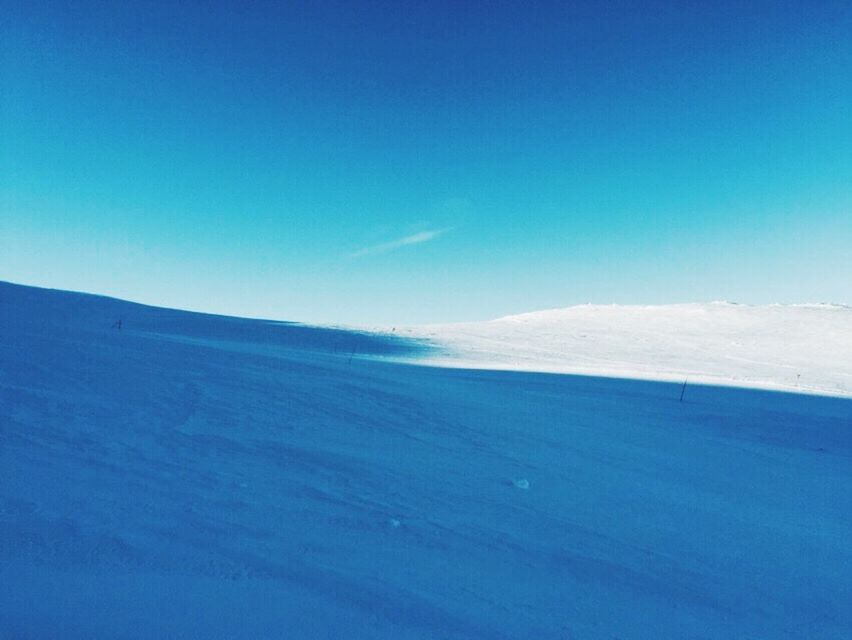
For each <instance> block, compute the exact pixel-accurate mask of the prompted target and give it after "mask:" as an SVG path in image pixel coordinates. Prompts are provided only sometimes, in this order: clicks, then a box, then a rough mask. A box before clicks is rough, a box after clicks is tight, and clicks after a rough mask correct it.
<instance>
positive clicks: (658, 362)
mask: <svg viewBox="0 0 852 640" xmlns="http://www.w3.org/2000/svg"><path fill="white" fill-rule="evenodd" d="M396 333H397V334H400V335H406V336H412V337H418V338H423V339H426V340H428V341H429V342H431V343H432V344H433V345H435V346H436V347H438V349H437V350H436V351H434V352H432V353H431V354H430V355H429V356H428V357H427V358H425V359H423V358H421V359H419V361H421V362H426V363H428V364H434V365H440V366H452V367H465V368H468V367H469V368H477V369H512V370H526V371H543V372H562V373H577V374H588V375H599V376H612V377H624V378H644V379H655V380H668V381H682V380H685V379H688V380H689V381H690V382H702V383H710V384H723V385H734V386H745V387H761V388H768V389H784V390H789V391H802V392H808V393H820V394H831V395H844V396H848V395H852V308H850V307H847V306H843V305H830V304H806V305H764V306H751V305H740V304H732V303H727V302H712V303H705V304H675V305H658V306H627V305H580V306H574V307H568V308H566V309H554V310H551V311H539V312H535V313H524V314H521V315H514V316H507V317H505V318H500V319H497V320H492V321H490V322H467V323H457V324H441V325H427V326H422V327H408V328H404V329H397V330H396Z"/></svg>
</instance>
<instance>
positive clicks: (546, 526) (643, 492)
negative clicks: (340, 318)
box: [0, 283, 852, 640]
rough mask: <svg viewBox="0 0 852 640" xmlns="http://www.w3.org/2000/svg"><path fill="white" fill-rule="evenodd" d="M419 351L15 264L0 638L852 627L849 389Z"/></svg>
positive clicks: (834, 634) (1, 410)
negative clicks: (35, 277) (406, 360)
mask: <svg viewBox="0 0 852 640" xmlns="http://www.w3.org/2000/svg"><path fill="white" fill-rule="evenodd" d="M118 320H121V328H119V327H118ZM412 350H414V351H417V352H419V353H425V354H426V355H427V356H428V351H424V347H423V346H422V345H421V344H419V343H416V342H414V343H412V342H408V341H406V340H400V339H398V338H393V339H392V338H390V337H384V336H375V335H368V334H363V333H350V332H345V331H335V330H329V329H319V328H312V327H304V326H301V325H293V324H286V323H274V322H266V321H258V320H243V319H234V318H226V317H218V316H209V315H203V314H194V313H187V312H181V311H172V310H166V309H155V308H152V307H144V306H141V305H134V304H131V303H126V302H122V301H118V300H113V299H109V298H101V297H96V296H89V295H83V294H74V293H67V292H58V291H49V290H43V289H34V288H29V287H22V286H17V285H10V284H3V283H0V638H4V639H5V638H11V639H15V640H24V639H41V638H51V639H63V638H87V639H101V638H103V639H114V638H122V639H137V638H138V639H143V638H145V639H147V638H203V639H205V640H206V639H211V638H223V639H224V638H251V639H253V640H254V639H264V638H356V639H357V638H370V639H375V638H389V639H393V640H401V639H409V638H411V639H414V638H417V639H426V638H448V639H456V638H459V639H462V638H465V639H477V640H481V639H491V638H494V639H509V638H536V639H538V640H550V639H553V640H556V639H559V640H564V639H566V638H570V639H595V640H597V639H600V640H603V639H607V640H612V639H613V638H621V639H628V638H629V639H639V640H641V639H643V638H649V639H650V638H653V639H655V640H656V639H660V638H788V639H789V638H821V639H838V640H839V639H841V638H849V637H850V636H852V549H850V545H849V540H850V539H852V509H850V503H849V496H850V495H852V401H850V400H848V399H844V398H832V397H819V396H811V395H804V394H786V393H777V392H768V391H759V390H746V389H733V388H719V387H711V386H694V387H692V386H690V387H689V389H687V392H686V396H685V398H684V401H683V402H679V401H678V397H679V394H680V385H678V384H669V383H661V382H651V381H639V380H632V381H631V380H618V379H607V378H595V377H580V376H570V375H552V374H546V373H529V372H512V371H476V370H464V369H445V368H440V367H419V366H411V365H408V364H402V363H398V362H393V361H389V360H388V358H400V357H410V356H411V354H412V353H413V351H412Z"/></svg>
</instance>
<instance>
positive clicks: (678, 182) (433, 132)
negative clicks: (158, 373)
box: [0, 1, 852, 324]
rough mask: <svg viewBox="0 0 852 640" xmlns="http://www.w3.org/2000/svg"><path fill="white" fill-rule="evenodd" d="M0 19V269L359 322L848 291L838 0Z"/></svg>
mask: <svg viewBox="0 0 852 640" xmlns="http://www.w3.org/2000/svg"><path fill="white" fill-rule="evenodd" d="M746 5H747V6H746ZM3 14H4V16H5V19H3V20H2V21H0V87H2V89H0V280H9V281H13V282H19V283H23V284H33V285H39V286H49V287H54V288H62V289H73V290H82V291H88V292H93V293H101V294H106V295H113V296H117V297H122V298H128V299H132V300H137V301H140V302H146V303H151V304H159V305H163V306H170V307H178V308H186V309H196V310H203V311H211V312H217V313H226V314H231V315H243V316H255V317H269V318H276V319H283V320H298V321H306V322H323V323H359V324H369V323H376V324H394V323H425V322H441V321H455V320H474V319H487V318H492V317H497V316H502V315H506V314H509V313H519V312H523V311H531V310H536V309H542V308H553V307H561V306H568V305H571V304H577V303H585V302H599V303H611V302H615V303H669V302H688V301H709V300H732V301H738V302H744V303H766V302H838V303H847V304H848V303H852V5H850V3H848V2H808V3H793V2H765V3H764V2H756V3H740V2H718V3H694V4H693V3H670V2H659V3H656V2H651V3H634V2H576V3H566V2H559V3H547V2H545V3H535V4H533V5H531V4H530V3H521V2H517V3H512V2H499V3H479V2H465V3H458V2H453V3H442V2H434V3H409V2H387V3H381V2H351V1H347V2H328V3H313V2H311V3H296V2H289V3H278V2H255V3H250V6H249V3H234V2H204V3H201V2H181V3H173V2H162V3H159V2H155V3H150V4H144V6H143V5H142V4H141V3H129V2H89V1H83V2H77V3H68V2H45V3H23V2H18V3H10V4H8V5H7V6H5V8H4V9H3Z"/></svg>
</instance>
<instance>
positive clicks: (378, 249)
mask: <svg viewBox="0 0 852 640" xmlns="http://www.w3.org/2000/svg"><path fill="white" fill-rule="evenodd" d="M447 231H449V229H434V230H430V231H420V232H418V233H413V234H411V235H410V236H405V237H404V238H399V239H398V240H392V241H390V242H385V243H383V244H377V245H373V246H372V247H365V248H364V249H360V250H358V251H356V252H355V253H353V254H352V257H353V258H360V257H362V256H368V255H375V254H377V253H387V252H388V251H393V250H394V249H399V248H401V247H407V246H409V245H412V244H422V243H424V242H429V241H430V240H434V239H435V238H437V237H438V236H440V235H443V234H444V233H446V232H447Z"/></svg>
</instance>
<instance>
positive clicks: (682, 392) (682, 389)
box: [680, 380, 686, 402]
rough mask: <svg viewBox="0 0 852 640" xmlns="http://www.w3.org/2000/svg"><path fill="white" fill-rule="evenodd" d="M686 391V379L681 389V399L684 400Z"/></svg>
mask: <svg viewBox="0 0 852 640" xmlns="http://www.w3.org/2000/svg"><path fill="white" fill-rule="evenodd" d="M684 393H686V380H684V381H683V387H682V388H681V390H680V401H681V402H683V394H684Z"/></svg>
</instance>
